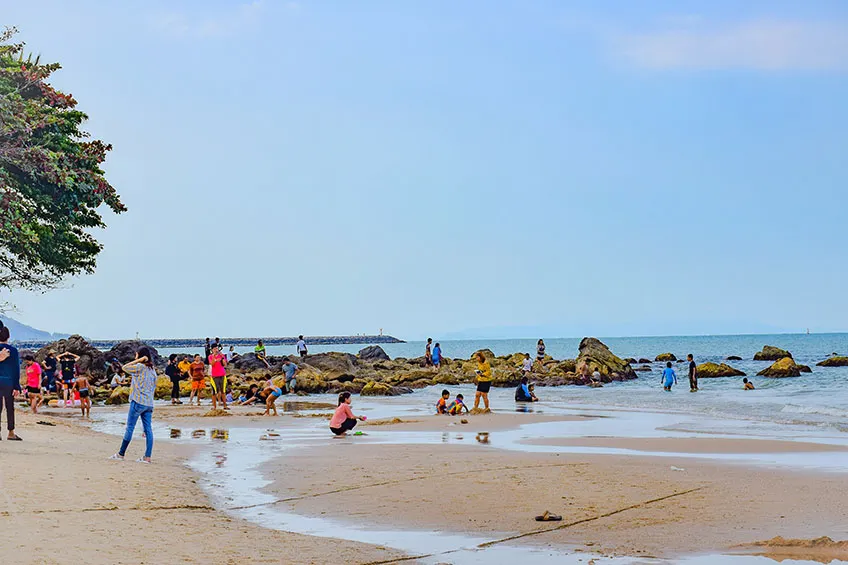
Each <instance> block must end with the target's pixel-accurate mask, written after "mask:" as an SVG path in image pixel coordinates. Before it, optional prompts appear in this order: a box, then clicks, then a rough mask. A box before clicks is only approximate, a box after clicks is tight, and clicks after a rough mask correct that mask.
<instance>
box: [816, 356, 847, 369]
mask: <svg viewBox="0 0 848 565" xmlns="http://www.w3.org/2000/svg"><path fill="white" fill-rule="evenodd" d="M816 366H817V367H848V357H842V356H839V355H836V356H834V357H828V358H827V359H825V360H824V361H819V362H818V363H816Z"/></svg>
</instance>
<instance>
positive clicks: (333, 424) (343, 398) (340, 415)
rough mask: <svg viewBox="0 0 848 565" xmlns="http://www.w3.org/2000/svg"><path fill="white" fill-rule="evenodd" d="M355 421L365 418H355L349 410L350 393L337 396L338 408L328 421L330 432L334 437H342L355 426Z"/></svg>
mask: <svg viewBox="0 0 848 565" xmlns="http://www.w3.org/2000/svg"><path fill="white" fill-rule="evenodd" d="M357 420H365V416H355V415H354V414H353V411H351V409H350V393H349V392H347V391H345V392H342V393H341V394H339V406H338V408H336V412H335V414H333V418H332V419H331V420H330V431H331V432H333V433H334V434H335V435H336V436H338V437H342V436H345V435H347V432H349V431H350V430H352V429H353V428H354V426H356V421H357Z"/></svg>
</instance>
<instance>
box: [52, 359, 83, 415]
mask: <svg viewBox="0 0 848 565" xmlns="http://www.w3.org/2000/svg"><path fill="white" fill-rule="evenodd" d="M58 359H59V366H60V367H61V370H62V391H63V392H62V393H63V395H64V398H65V406H66V407H67V406H71V405H73V399H71V401H69V400H68V395H69V394H70V392H71V389H72V388H73V387H74V381H75V380H76V372H77V371H76V368H77V361H79V355H76V354H74V353H71V352H70V351H66V352H64V353H62V354H61V355H59V357H58ZM56 392H57V393H58V392H59V389H58V386H57V389H56Z"/></svg>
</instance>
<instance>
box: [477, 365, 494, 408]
mask: <svg viewBox="0 0 848 565" xmlns="http://www.w3.org/2000/svg"><path fill="white" fill-rule="evenodd" d="M474 373H475V374H476V375H477V392H476V393H475V395H474V409H475V410H477V409H478V408H479V407H480V399H481V398H482V399H483V406H485V407H486V410H489V390H490V389H491V388H492V366H491V365H489V362H488V361H487V360H486V356H485V355H483V352H482V351H478V352H477V370H476V371H474Z"/></svg>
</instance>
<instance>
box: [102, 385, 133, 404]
mask: <svg viewBox="0 0 848 565" xmlns="http://www.w3.org/2000/svg"><path fill="white" fill-rule="evenodd" d="M129 401H130V387H128V386H121V387H118V388H116V389H115V390H113V391H112V393H111V394H110V395H109V398H107V399H106V404H126V403H127V402H129Z"/></svg>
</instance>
